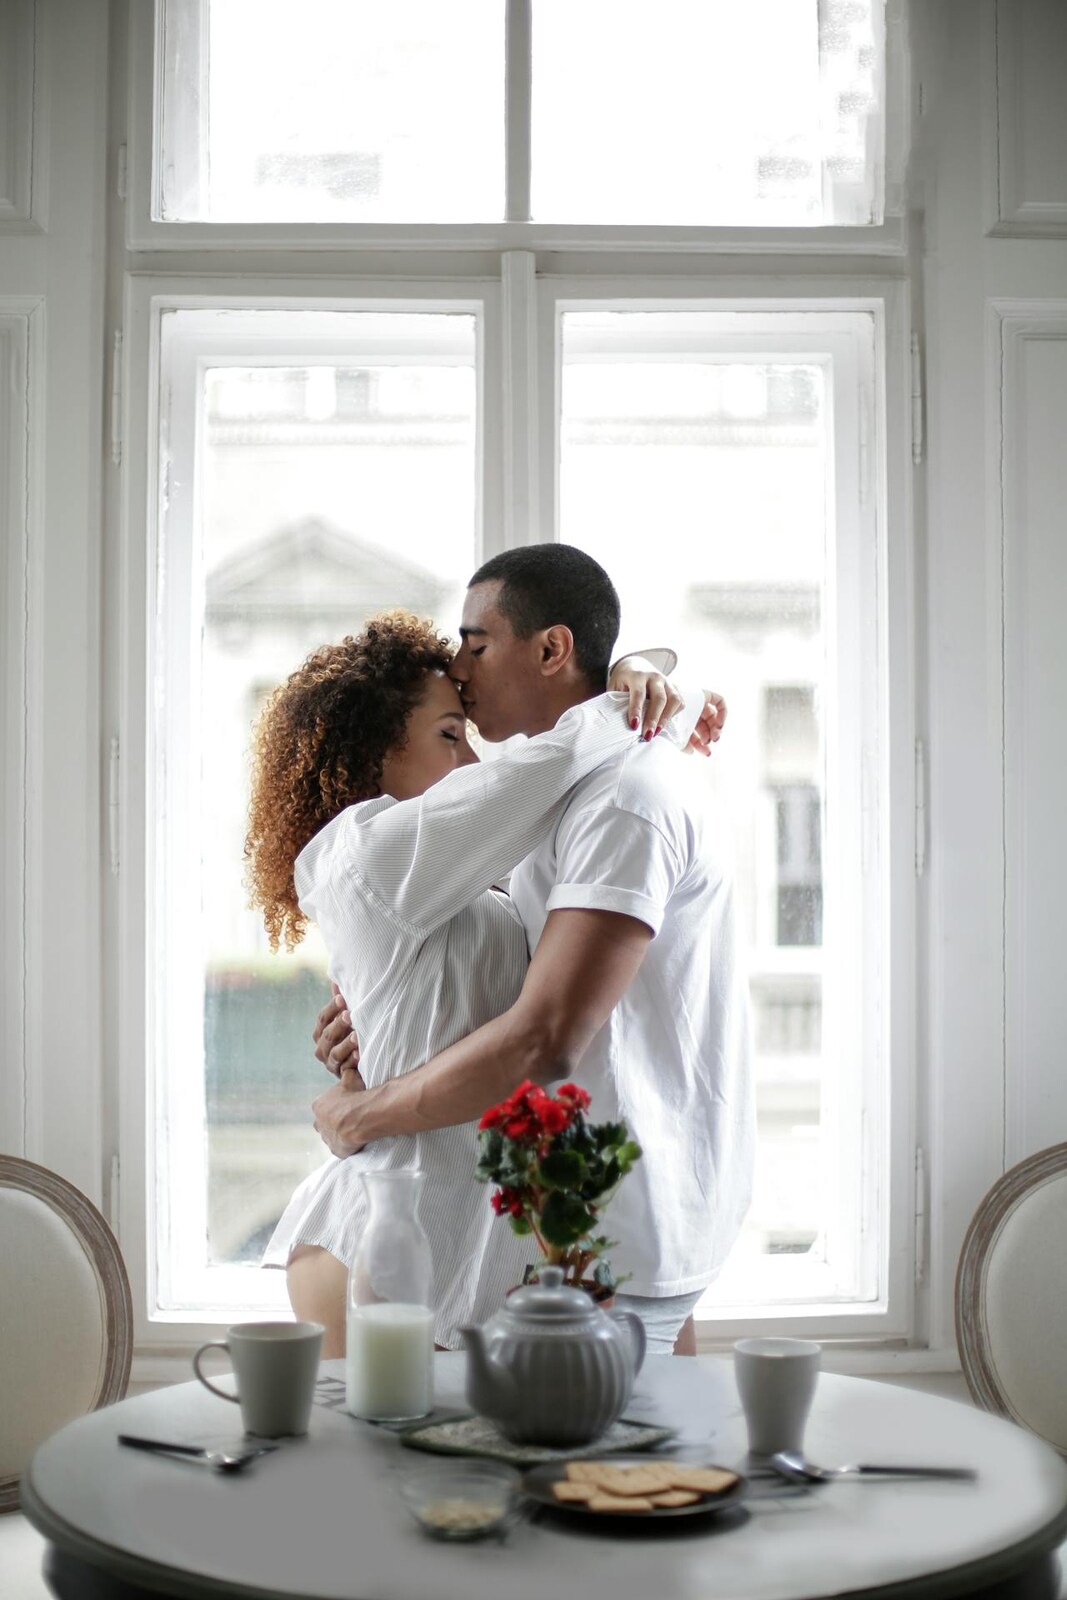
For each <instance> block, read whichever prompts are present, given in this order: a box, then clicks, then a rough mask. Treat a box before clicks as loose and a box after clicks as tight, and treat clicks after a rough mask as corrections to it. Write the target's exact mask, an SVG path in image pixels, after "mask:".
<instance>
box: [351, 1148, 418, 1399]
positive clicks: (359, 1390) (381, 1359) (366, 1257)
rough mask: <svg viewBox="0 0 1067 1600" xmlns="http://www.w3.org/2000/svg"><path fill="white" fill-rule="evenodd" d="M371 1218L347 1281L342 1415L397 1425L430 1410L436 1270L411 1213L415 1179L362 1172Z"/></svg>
mask: <svg viewBox="0 0 1067 1600" xmlns="http://www.w3.org/2000/svg"><path fill="white" fill-rule="evenodd" d="M361 1176H362V1179H363V1183H364V1185H365V1187H366V1191H367V1199H368V1201H369V1202H370V1216H369V1218H368V1221H367V1227H366V1230H365V1232H364V1234H363V1238H362V1241H361V1242H360V1246H359V1251H358V1253H357V1255H356V1259H355V1261H354V1262H353V1264H352V1270H351V1272H350V1273H349V1275H348V1317H347V1331H346V1350H345V1378H346V1384H345V1393H346V1400H345V1403H346V1407H347V1409H348V1410H349V1411H350V1412H351V1413H352V1415H353V1416H355V1417H366V1418H368V1419H370V1420H373V1421H375V1422H399V1421H401V1420H405V1419H407V1418H411V1417H424V1416H425V1415H426V1413H427V1412H428V1411H430V1410H431V1408H432V1406H433V1311H432V1309H431V1291H432V1286H433V1265H432V1263H431V1260H430V1244H429V1241H428V1239H427V1238H426V1235H425V1234H424V1233H423V1231H422V1228H421V1227H420V1226H419V1221H418V1217H417V1216H416V1212H415V1206H416V1201H417V1200H418V1194H419V1185H420V1184H421V1183H422V1174H421V1173H420V1172H410V1171H399V1170H394V1171H391V1172H364V1173H363V1174H361Z"/></svg>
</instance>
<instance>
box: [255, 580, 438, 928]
mask: <svg viewBox="0 0 1067 1600" xmlns="http://www.w3.org/2000/svg"><path fill="white" fill-rule="evenodd" d="M453 653H454V652H453V647H452V646H451V644H450V643H449V641H448V640H447V639H446V638H445V637H444V636H443V635H441V634H439V633H438V632H437V631H436V630H435V628H434V626H433V624H432V623H431V622H429V621H427V620H425V619H423V618H420V617H416V616H413V615H412V614H411V613H410V612H408V611H387V612H383V613H382V614H381V615H380V616H376V617H372V618H371V619H370V621H369V622H368V623H367V624H366V626H365V627H364V629H363V631H362V633H359V634H357V635H356V637H355V638H352V637H351V636H350V637H348V638H347V639H342V640H341V642H340V644H328V645H324V646H323V647H322V649H321V650H315V651H313V652H312V653H311V655H309V656H308V658H307V660H306V661H305V662H304V664H303V666H302V667H299V668H298V669H297V670H296V672H294V673H292V674H291V676H290V677H289V678H288V679H287V680H286V681H285V683H283V684H281V685H279V687H278V688H277V689H275V690H274V693H273V694H272V695H271V697H270V699H269V700H268V701H267V704H266V705H265V706H264V708H263V711H262V714H261V715H260V718H259V720H258V722H257V723H256V726H255V729H254V731H253V735H252V793H251V798H250V801H249V806H248V833H247V835H246V836H245V849H244V854H245V861H246V863H247V866H246V872H245V882H246V884H247V886H248V890H249V895H250V899H249V904H250V905H252V906H254V907H258V909H259V910H260V911H262V913H263V925H264V927H265V928H266V930H267V936H268V938H269V939H270V945H271V949H272V950H277V948H278V946H279V944H280V943H281V942H282V941H284V943H285V947H286V949H287V950H291V949H292V948H293V946H294V945H296V944H299V942H300V940H301V939H302V938H303V937H304V931H305V929H306V927H307V918H306V917H305V916H304V915H303V913H302V912H301V910H300V907H299V905H298V904H297V899H296V887H295V885H294V882H293V867H294V864H295V862H296V858H297V856H298V855H299V854H300V852H301V850H303V848H304V846H305V845H306V844H307V843H308V842H309V841H310V840H311V839H313V838H314V836H315V835H316V834H317V833H318V831H319V829H320V828H322V827H324V826H325V824H326V823H327V822H329V821H330V819H331V818H332V817H335V816H337V814H338V812H340V811H343V810H344V809H345V807H346V806H350V805H353V804H355V802H356V801H357V800H369V799H371V798H373V797H374V796H375V795H377V794H379V793H380V792H381V781H382V763H383V761H384V759H385V756H386V753H387V752H388V751H390V750H397V749H401V748H403V745H404V743H405V738H406V735H405V723H406V722H407V718H408V715H409V713H410V712H411V710H412V709H413V708H414V706H415V705H416V704H417V703H418V702H419V700H420V699H421V698H422V695H423V692H424V690H425V688H426V677H427V674H428V673H430V672H443V671H444V670H445V669H446V668H447V667H448V666H449V664H450V663H451V660H452V656H453Z"/></svg>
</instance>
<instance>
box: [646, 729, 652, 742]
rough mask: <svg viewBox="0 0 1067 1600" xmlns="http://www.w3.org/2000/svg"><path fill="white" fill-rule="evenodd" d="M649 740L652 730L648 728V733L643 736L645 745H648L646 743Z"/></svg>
mask: <svg viewBox="0 0 1067 1600" xmlns="http://www.w3.org/2000/svg"><path fill="white" fill-rule="evenodd" d="M651 738H652V729H651V728H649V730H648V732H647V733H646V734H645V743H646V744H648V742H649V740H650V739H651Z"/></svg>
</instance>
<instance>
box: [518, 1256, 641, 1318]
mask: <svg viewBox="0 0 1067 1600" xmlns="http://www.w3.org/2000/svg"><path fill="white" fill-rule="evenodd" d="M543 1264H544V1263H543V1262H540V1261H536V1262H535V1261H531V1263H530V1265H529V1266H528V1267H527V1268H526V1271H525V1272H524V1273H523V1275H522V1282H521V1283H514V1284H512V1286H511V1288H510V1289H509V1290H508V1294H514V1293H515V1290H516V1289H525V1288H526V1285H527V1284H528V1283H540V1281H541V1280H540V1278H539V1276H538V1268H539V1267H541V1266H542V1265H543ZM570 1287H571V1288H575V1287H577V1288H579V1289H580V1290H581V1291H582V1293H583V1294H587V1295H588V1296H589V1298H590V1300H592V1302H593V1304H594V1305H595V1306H599V1307H600V1310H601V1311H611V1310H613V1308H614V1306H615V1290H614V1289H607V1288H605V1287H604V1285H603V1284H602V1283H596V1282H594V1280H593V1279H592V1278H583V1279H582V1281H581V1283H579V1284H577V1285H575V1284H571V1285H570Z"/></svg>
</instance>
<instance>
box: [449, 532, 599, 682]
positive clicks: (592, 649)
mask: <svg viewBox="0 0 1067 1600" xmlns="http://www.w3.org/2000/svg"><path fill="white" fill-rule="evenodd" d="M497 582H498V583H499V584H500V594H499V597H498V600H497V605H498V608H499V610H500V611H501V613H502V614H503V615H504V616H505V617H507V619H508V621H509V622H510V624H511V627H512V631H513V632H514V634H515V635H516V637H517V638H519V639H528V638H529V637H530V635H531V634H534V633H537V632H539V631H540V630H541V629H542V628H551V627H554V626H555V625H557V624H562V625H563V626H564V627H566V628H569V629H570V630H571V633H572V635H573V636H574V655H575V659H576V661H577V663H578V665H579V667H580V668H581V670H582V672H583V674H584V675H585V677H586V678H588V680H589V682H590V683H592V684H596V685H597V686H598V687H601V686H603V685H604V684H605V683H606V682H607V678H608V670H609V668H610V666H611V652H612V648H613V647H614V644H615V641H616V639H617V638H618V636H619V616H620V611H619V597H618V595H617V594H616V593H615V585H614V584H613V583H612V581H611V579H610V578H609V577H608V575H607V573H606V572H605V571H604V568H603V567H602V566H600V564H599V563H598V562H596V561H594V560H593V558H592V556H587V555H586V553H585V551H584V550H576V549H575V547H574V546H573V545H571V544H528V545H522V546H521V547H520V548H519V549H517V550H505V551H504V552H503V553H502V554H501V555H498V556H492V557H490V559H489V560H488V561H486V562H484V563H483V564H482V565H481V566H480V567H479V568H478V570H477V572H476V573H475V574H474V577H473V578H472V579H471V581H470V583H469V584H468V585H467V587H468V588H470V589H473V587H474V585H475V584H476V583H497Z"/></svg>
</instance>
